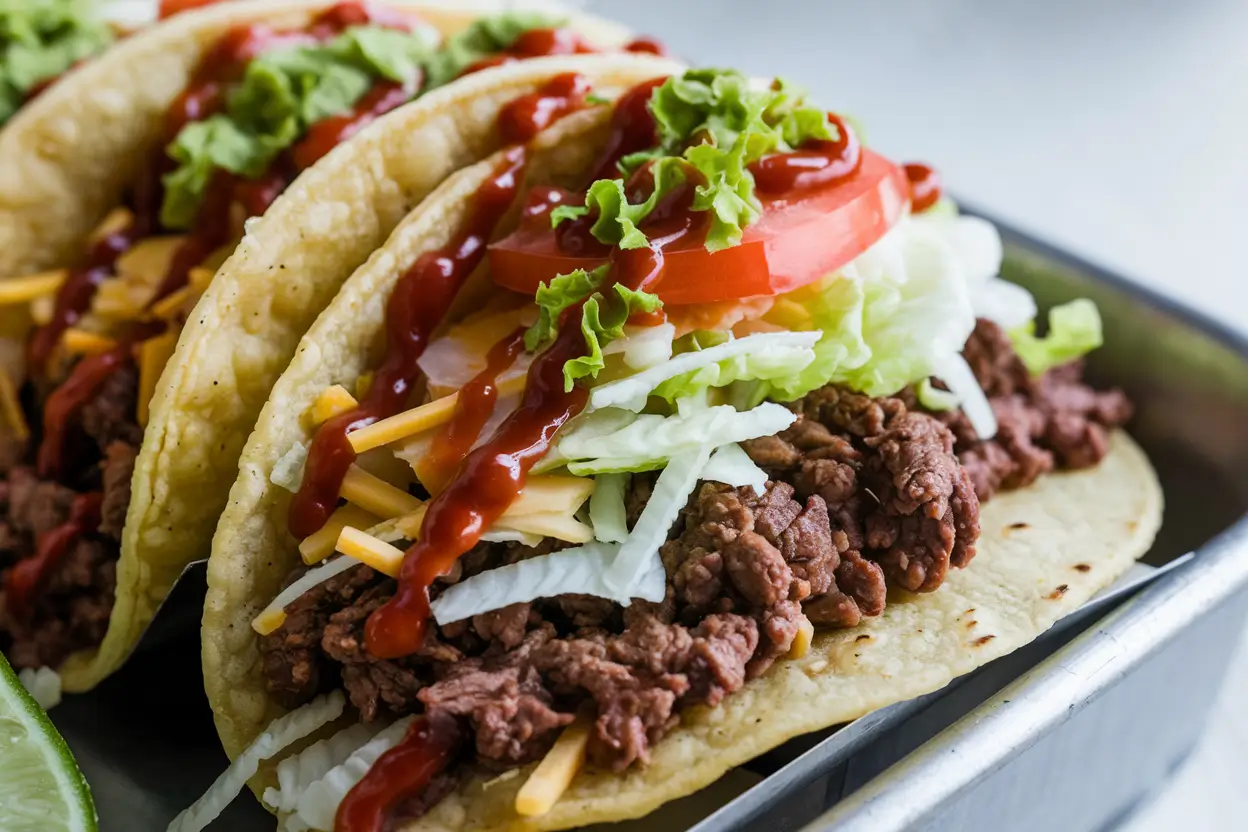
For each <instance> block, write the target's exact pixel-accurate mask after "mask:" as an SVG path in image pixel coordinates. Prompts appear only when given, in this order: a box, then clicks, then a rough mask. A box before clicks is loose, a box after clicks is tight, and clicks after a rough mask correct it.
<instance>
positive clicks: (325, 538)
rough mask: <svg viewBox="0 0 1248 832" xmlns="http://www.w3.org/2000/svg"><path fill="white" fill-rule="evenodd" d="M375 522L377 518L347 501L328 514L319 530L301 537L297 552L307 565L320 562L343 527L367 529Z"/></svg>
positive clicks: (330, 549)
mask: <svg viewBox="0 0 1248 832" xmlns="http://www.w3.org/2000/svg"><path fill="white" fill-rule="evenodd" d="M376 523H377V518H376V517H375V516H374V515H372V514H369V513H368V512H367V511H365V510H364V509H362V508H360V507H359V506H353V505H351V504H349V503H348V504H347V505H345V506H339V507H338V508H337V509H336V510H335V511H334V513H333V514H331V515H329V519H328V520H327V521H325V525H324V526H321V528H320V530H319V531H317V532H315V533H313V534H312V535H311V536H309V537H305V538H304V539H303V541H302V542H301V543H300V544H299V554H300V556H302V557H303V562H304V563H306V564H308V565H309V566H312V565H314V564H317V563H320V562H321V561H323V560H325V558H327V557H329V556H330V554H331V553H332V552H333V551H334V545H335V544H336V543H337V542H338V535H340V534H342V530H343V529H345V528H347V527H348V526H350V527H352V528H356V529H367V528H371V527H372V526H373V525H375V524H376Z"/></svg>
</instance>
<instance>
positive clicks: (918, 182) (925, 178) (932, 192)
mask: <svg viewBox="0 0 1248 832" xmlns="http://www.w3.org/2000/svg"><path fill="white" fill-rule="evenodd" d="M904 169H905V171H906V179H909V180H910V210H911V212H913V213H915V214H920V213H922V212H923V211H926V210H927V209H928V208H931V207H932V206H933V205H935V204H936V203H937V202H939V201H940V197H941V194H942V193H943V192H944V188H943V183H942V182H941V181H940V174H939V173H937V172H936V170H935V169H934V168H932V167H931V166H930V165H925V164H923V163H922V162H908V163H907V164H906V165H904Z"/></svg>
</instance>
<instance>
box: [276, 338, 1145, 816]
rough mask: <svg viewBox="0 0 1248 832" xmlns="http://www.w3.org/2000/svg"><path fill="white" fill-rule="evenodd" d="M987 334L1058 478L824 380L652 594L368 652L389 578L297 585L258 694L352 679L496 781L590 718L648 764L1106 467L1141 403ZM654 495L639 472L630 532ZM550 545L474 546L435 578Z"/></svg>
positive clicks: (603, 735) (679, 550) (294, 692)
mask: <svg viewBox="0 0 1248 832" xmlns="http://www.w3.org/2000/svg"><path fill="white" fill-rule="evenodd" d="M997 335H1000V330H998V329H996V328H995V327H993V326H992V325H990V324H981V325H980V327H979V328H978V329H977V330H976V335H975V337H974V338H973V339H972V344H968V347H967V357H968V360H969V361H970V363H971V365H972V367H973V368H974V369H975V371H976V373H977V375H978V376H979V378H980V381H981V383H982V384H983V385H984V387H985V389H986V390H987V391H989V395H990V396H991V397H992V403H993V406H994V409H996V410H997V412H998V415H999V418H1000V417H1001V415H1002V414H1005V415H1007V416H1008V415H1009V413H1010V412H1011V411H1010V408H1014V409H1016V410H1018V411H1020V412H1025V413H1027V414H1030V415H1028V416H1026V418H1027V419H1028V420H1034V421H1036V422H1037V423H1038V424H1037V425H1035V426H1032V425H1031V424H1028V430H1027V431H1026V437H1027V439H1028V440H1029V444H1028V445H1027V448H1028V449H1034V452H1035V453H1037V454H1042V455H1046V456H1045V457H1044V458H1045V459H1047V463H1046V464H1047V468H1045V467H1044V466H1035V465H1031V464H1030V463H1025V461H1024V456H1023V455H1022V454H1020V453H1019V448H1020V447H1021V446H1020V445H1019V443H1017V442H1014V440H1013V439H1012V437H1011V434H1010V433H1009V431H1010V430H1011V429H1012V427H1013V425H1012V423H1009V422H1008V421H1007V419H1005V418H1002V422H1003V425H1004V426H1005V427H1006V432H1004V433H1003V435H1002V437H999V438H998V439H995V440H992V441H989V442H981V441H979V440H978V438H977V437H975V436H974V433H973V432H972V431H970V428H969V425H967V424H966V423H965V420H964V419H961V418H959V416H958V415H955V414H928V413H923V412H920V411H919V410H918V409H916V408H915V407H914V406H913V397H912V396H910V395H902V396H900V397H897V398H879V399H871V398H868V397H866V396H862V395H858V394H855V393H851V392H848V391H846V390H843V389H841V388H837V387H827V388H823V389H821V390H818V391H815V392H814V393H812V394H810V395H808V396H806V397H805V398H804V399H802V400H800V401H798V402H795V403H794V404H793V405H792V407H793V409H794V411H795V412H796V413H797V414H798V419H797V421H796V422H795V423H794V424H793V425H792V427H790V428H788V429H787V430H785V431H783V432H781V433H780V434H779V435H777V436H772V437H766V438H762V439H756V440H752V441H750V442H746V443H744V448H745V450H746V451H747V453H748V454H749V455H750V456H751V457H752V458H753V459H754V461H755V462H756V463H757V464H758V465H759V466H760V467H762V468H763V469H764V470H766V471H767V473H768V476H769V478H770V479H769V481H768V483H767V487H766V491H765V493H763V494H762V495H756V494H755V493H754V491H753V489H750V488H740V489H738V488H731V487H729V486H725V485H720V484H716V483H703V484H702V485H701V486H700V487H699V489H698V490H697V491H696V492H695V493H694V495H693V496H692V497H691V499H690V501H689V504H688V505H687V506H686V508H685V510H684V511H683V512H682V515H681V518H680V519H679V520H678V521H677V523H676V525H675V527H674V528H673V529H672V533H671V536H670V538H669V540H668V542H667V543H666V544H665V545H664V546H663V548H662V550H661V556H662V559H663V563H664V566H665V567H666V571H667V575H668V588H667V597H666V598H665V599H664V601H663V602H662V603H659V604H650V603H644V602H637V603H634V604H633V605H632V606H630V607H628V608H621V607H619V606H617V605H615V604H612V603H610V602H608V601H604V600H602V599H598V598H588V597H583V596H566V597H561V598H555V599H549V600H542V601H539V602H535V603H532V604H516V605H513V606H511V607H507V608H505V609H502V610H498V611H495V612H492V613H488V614H485V615H479V616H476V617H475V618H473V619H472V620H470V621H461V622H458V623H456V624H453V625H449V626H445V627H432V628H430V629H429V631H428V634H427V636H426V640H425V644H424V645H423V646H422V648H421V650H420V651H418V652H417V653H416V654H414V655H411V656H407V657H405V658H403V659H399V660H378V659H375V658H373V657H372V656H370V655H369V654H368V652H367V651H366V650H365V648H364V626H365V622H366V621H367V619H368V616H369V614H370V613H371V612H372V611H373V610H375V609H377V608H378V607H379V606H381V605H382V604H383V603H385V601H386V600H387V599H388V598H389V597H390V596H391V595H392V594H393V592H394V582H393V581H392V580H390V579H388V578H386V577H384V576H381V575H379V574H377V573H375V572H373V571H372V570H370V569H368V568H367V567H359V568H356V569H354V570H352V571H350V572H347V573H345V574H343V575H341V576H339V577H337V578H335V579H333V580H331V581H328V582H326V583H324V584H322V585H320V586H319V587H317V588H316V589H314V590H312V591H311V592H309V593H307V594H305V595H304V596H303V597H302V598H300V599H299V600H298V601H297V602H295V603H294V604H293V605H291V606H290V607H289V608H288V609H287V619H286V622H285V624H284V625H283V626H282V627H281V628H280V629H278V630H277V631H276V632H274V633H273V634H271V635H269V636H265V637H263V638H262V639H261V653H262V656H263V659H264V672H265V679H266V682H267V685H268V689H269V691H270V692H271V693H272V694H273V695H274V696H275V697H276V698H277V699H279V700H280V701H281V702H282V703H283V704H284V705H286V706H288V707H295V706H298V705H300V704H303V703H306V702H307V701H309V700H310V699H311V698H312V697H314V696H315V695H316V694H317V693H319V692H322V691H324V690H327V689H332V688H336V687H345V689H346V691H347V693H348V694H349V696H350V698H351V701H352V703H353V704H354V705H355V707H356V708H357V709H358V710H359V712H360V714H361V716H362V718H363V719H364V720H366V721H373V720H377V719H383V718H390V717H394V716H399V715H403V714H409V713H426V714H429V715H430V716H431V717H434V718H447V717H449V718H454V719H457V720H458V721H459V723H460V724H461V725H462V726H463V728H464V730H465V735H466V736H469V737H471V738H472V750H475V755H471V754H470V755H468V756H470V757H473V756H475V762H474V763H473V764H474V765H476V766H477V767H484V768H486V769H498V768H508V767H511V766H514V765H517V764H520V763H523V762H526V761H529V760H533V759H536V758H539V757H541V756H542V754H544V753H545V752H546V750H547V749H548V748H549V747H550V744H551V743H552V742H553V741H554V739H555V738H556V737H557V736H558V733H559V730H560V729H561V728H563V727H564V726H566V725H567V724H568V723H569V722H571V720H572V719H573V716H574V714H575V713H576V712H577V711H578V709H580V708H584V707H588V708H589V709H590V710H591V712H592V713H594V714H596V720H595V723H594V730H593V733H592V736H591V741H590V748H589V753H590V756H591V759H592V760H593V761H594V762H595V763H596V764H598V765H600V766H604V767H608V768H611V769H614V770H617V771H618V770H622V769H624V768H627V767H628V766H630V765H632V764H633V763H636V762H641V763H645V762H646V761H647V760H648V759H649V755H650V750H651V748H652V747H653V746H654V744H655V743H656V742H658V741H659V740H660V739H662V738H663V736H664V735H665V734H666V733H667V732H669V731H670V730H671V729H672V728H673V727H674V726H675V725H677V724H678V723H679V719H680V716H679V715H680V712H681V711H682V710H683V709H684V708H687V707H689V706H692V705H701V704H705V705H715V704H716V703H718V702H719V701H721V700H722V699H723V698H724V697H725V696H727V695H728V694H730V693H732V692H734V691H736V690H738V689H739V688H741V686H742V685H744V684H745V682H746V681H748V680H749V679H751V678H754V677H756V676H758V675H759V674H761V673H763V672H765V671H766V670H767V669H768V668H769V667H770V666H771V665H772V664H773V663H774V662H775V661H776V659H777V658H779V657H781V656H783V655H785V654H786V653H787V652H788V651H789V650H790V648H791V647H792V645H793V641H794V638H795V637H796V635H797V632H798V629H799V625H800V624H801V622H802V618H803V616H804V617H805V618H807V619H809V620H810V621H812V622H813V623H815V624H817V625H820V626H826V627H851V626H854V625H856V624H858V623H859V622H860V621H861V620H862V619H863V618H864V617H870V616H875V615H879V614H880V613H881V612H882V611H883V609H884V605H885V601H886V597H887V591H888V588H889V587H890V586H896V587H900V588H903V589H906V590H909V591H912V592H930V591H932V590H935V589H936V588H937V587H939V586H940V584H941V583H942V582H943V581H944V579H945V576H946V575H947V573H948V570H949V568H950V567H962V566H965V565H966V564H967V563H968V562H969V561H970V560H971V558H972V557H974V554H975V542H976V539H977V538H978V536H979V504H980V500H981V499H986V498H987V497H988V496H991V494H992V493H994V492H995V490H997V489H999V488H1010V487H1018V486H1021V485H1024V484H1026V483H1027V482H1030V481H1031V480H1034V478H1035V477H1036V476H1038V475H1039V473H1041V472H1042V471H1043V470H1048V469H1051V468H1053V467H1054V466H1056V465H1060V466H1066V467H1077V466H1082V465H1088V464H1092V463H1094V462H1095V461H1096V460H1098V459H1099V458H1100V457H1101V456H1103V455H1104V453H1105V431H1106V430H1107V429H1108V428H1109V427H1112V426H1113V425H1115V424H1118V423H1120V422H1121V421H1122V420H1123V419H1125V418H1126V416H1127V414H1128V412H1129V407H1128V406H1127V403H1126V400H1125V398H1123V397H1122V395H1121V394H1120V393H1094V392H1093V391H1091V390H1090V389H1089V388H1087V387H1086V386H1084V385H1083V384H1082V383H1081V382H1080V381H1079V373H1080V368H1079V367H1077V366H1073V367H1070V368H1061V369H1059V370H1055V371H1053V372H1051V373H1049V374H1047V375H1046V376H1045V377H1044V378H1041V379H1038V380H1035V381H1032V380H1030V379H1028V378H1027V377H1026V373H1025V371H1024V372H1020V368H1021V364H1019V363H1018V361H1017V358H1015V357H1014V356H1013V353H1012V351H1011V350H1010V349H1009V343H1008V341H1006V340H1002V339H997V338H996V336H997ZM1003 351H1004V352H1003ZM1007 352H1008V355H1007V354H1006V353H1007ZM1007 382H1008V383H1007ZM907 402H910V403H911V404H910V405H909V406H908V404H907ZM1033 428H1034V429H1033ZM1029 453H1030V451H1029ZM1003 460H1010V462H1009V463H1008V465H1007V463H1006V462H1004V461H1003ZM1024 464H1027V465H1029V466H1030V467H1028V469H1027V474H1026V475H1024V474H1023V473H1022V472H1021V470H1018V469H1021V468H1022V467H1023V466H1024ZM1009 466H1014V468H1010V467H1009ZM1032 468H1034V469H1035V470H1034V472H1033V471H1032ZM652 483H653V475H636V476H634V477H633V481H632V484H631V486H630V491H629V493H628V494H627V505H628V513H629V522H630V524H631V523H632V522H633V521H634V520H635V518H636V517H637V515H638V514H639V513H640V510H641V508H642V507H643V506H644V505H645V503H646V501H647V500H648V499H649V496H650V491H651V486H652ZM977 492H978V495H979V496H977ZM553 548H555V546H554V545H553V544H552V543H550V542H549V541H548V542H547V543H545V544H544V545H543V546H542V547H539V548H536V549H534V548H529V547H524V546H519V545H515V544H506V545H504V544H492V545H490V544H483V545H480V546H478V547H477V548H475V549H473V550H472V551H471V552H469V553H468V554H467V555H465V556H464V558H462V559H461V560H460V562H459V564H457V565H456V567H455V569H454V571H453V573H452V574H451V575H449V576H448V577H447V579H445V582H444V584H445V583H453V582H456V581H460V580H463V579H464V578H465V577H468V576H471V575H474V574H477V573H479V572H481V571H483V570H485V569H489V568H493V567H496V566H500V565H503V564H506V563H513V562H515V561H517V560H520V559H523V558H526V557H533V556H536V555H539V554H544V553H546V552H549V551H551V550H552V549H553ZM297 574H298V573H296V574H295V575H292V576H291V580H293V579H294V578H295V577H296V576H297ZM440 590H441V586H436V585H435V587H434V589H433V592H434V594H435V595H436V593H437V592H439V591H440ZM444 785H445V784H444ZM447 788H449V786H448V787H447ZM434 802H436V801H433V800H429V799H422V800H419V801H412V802H409V804H407V805H405V806H404V807H403V808H402V810H401V812H402V814H403V815H404V816H405V817H409V816H414V815H415V814H418V813H419V812H420V811H423V810H424V808H427V807H428V806H430V805H432V804H433V803H434Z"/></svg>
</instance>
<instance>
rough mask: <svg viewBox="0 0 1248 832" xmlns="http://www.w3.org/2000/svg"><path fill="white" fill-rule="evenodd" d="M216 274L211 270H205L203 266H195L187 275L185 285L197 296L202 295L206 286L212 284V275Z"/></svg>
mask: <svg viewBox="0 0 1248 832" xmlns="http://www.w3.org/2000/svg"><path fill="white" fill-rule="evenodd" d="M215 274H216V272H215V271H213V270H212V269H206V268H204V267H203V266H196V267H195V268H193V269H191V270H190V272H188V273H187V276H186V280H187V285H188V286H190V287H191V290H192V291H194V292H195V294H197V295H202V294H203V293H204V291H205V290H206V289H207V288H208V284H209V283H211V282H212V278H213V275H215Z"/></svg>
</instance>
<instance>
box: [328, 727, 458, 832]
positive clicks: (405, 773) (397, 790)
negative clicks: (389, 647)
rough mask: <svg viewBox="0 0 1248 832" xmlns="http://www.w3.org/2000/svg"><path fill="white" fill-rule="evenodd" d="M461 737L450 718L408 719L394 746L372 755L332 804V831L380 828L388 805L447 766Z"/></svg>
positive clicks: (389, 808) (377, 831)
mask: <svg viewBox="0 0 1248 832" xmlns="http://www.w3.org/2000/svg"><path fill="white" fill-rule="evenodd" d="M461 739H462V737H461V735H460V730H459V726H458V724H457V723H456V722H455V720H454V718H451V717H446V716H443V717H441V718H432V719H431V718H429V717H424V716H420V717H417V718H416V719H414V720H412V724H411V726H410V727H409V728H408V729H407V734H406V735H405V736H404V737H403V739H402V740H401V741H400V742H399V744H398V745H396V746H395V747H394V748H391V749H390V750H389V751H387V752H385V753H384V754H382V755H381V756H380V757H378V758H377V761H376V762H375V763H373V764H372V766H371V767H370V768H369V770H368V773H367V774H366V775H364V778H363V779H362V780H360V782H358V783H356V784H355V785H354V786H353V787H352V788H351V790H350V791H349V792H347V795H346V797H344V798H343V799H342V803H340V804H338V812H337V814H336V815H335V816H334V829H335V830H336V832H383V830H385V829H386V828H387V821H388V820H389V819H390V813H391V812H392V811H393V810H394V808H395V807H396V806H397V805H398V804H399V803H400V802H401V801H402V800H403V799H404V798H405V797H407V796H408V795H411V794H418V793H420V792H422V791H424V789H425V787H426V786H428V785H429V782H430V781H431V780H433V778H434V777H437V776H438V774H440V773H441V772H442V771H443V770H444V769H445V768H446V767H447V766H448V765H449V764H450V762H451V760H452V758H453V757H454V755H455V751H456V749H457V748H458V747H459V744H460V741H461Z"/></svg>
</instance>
